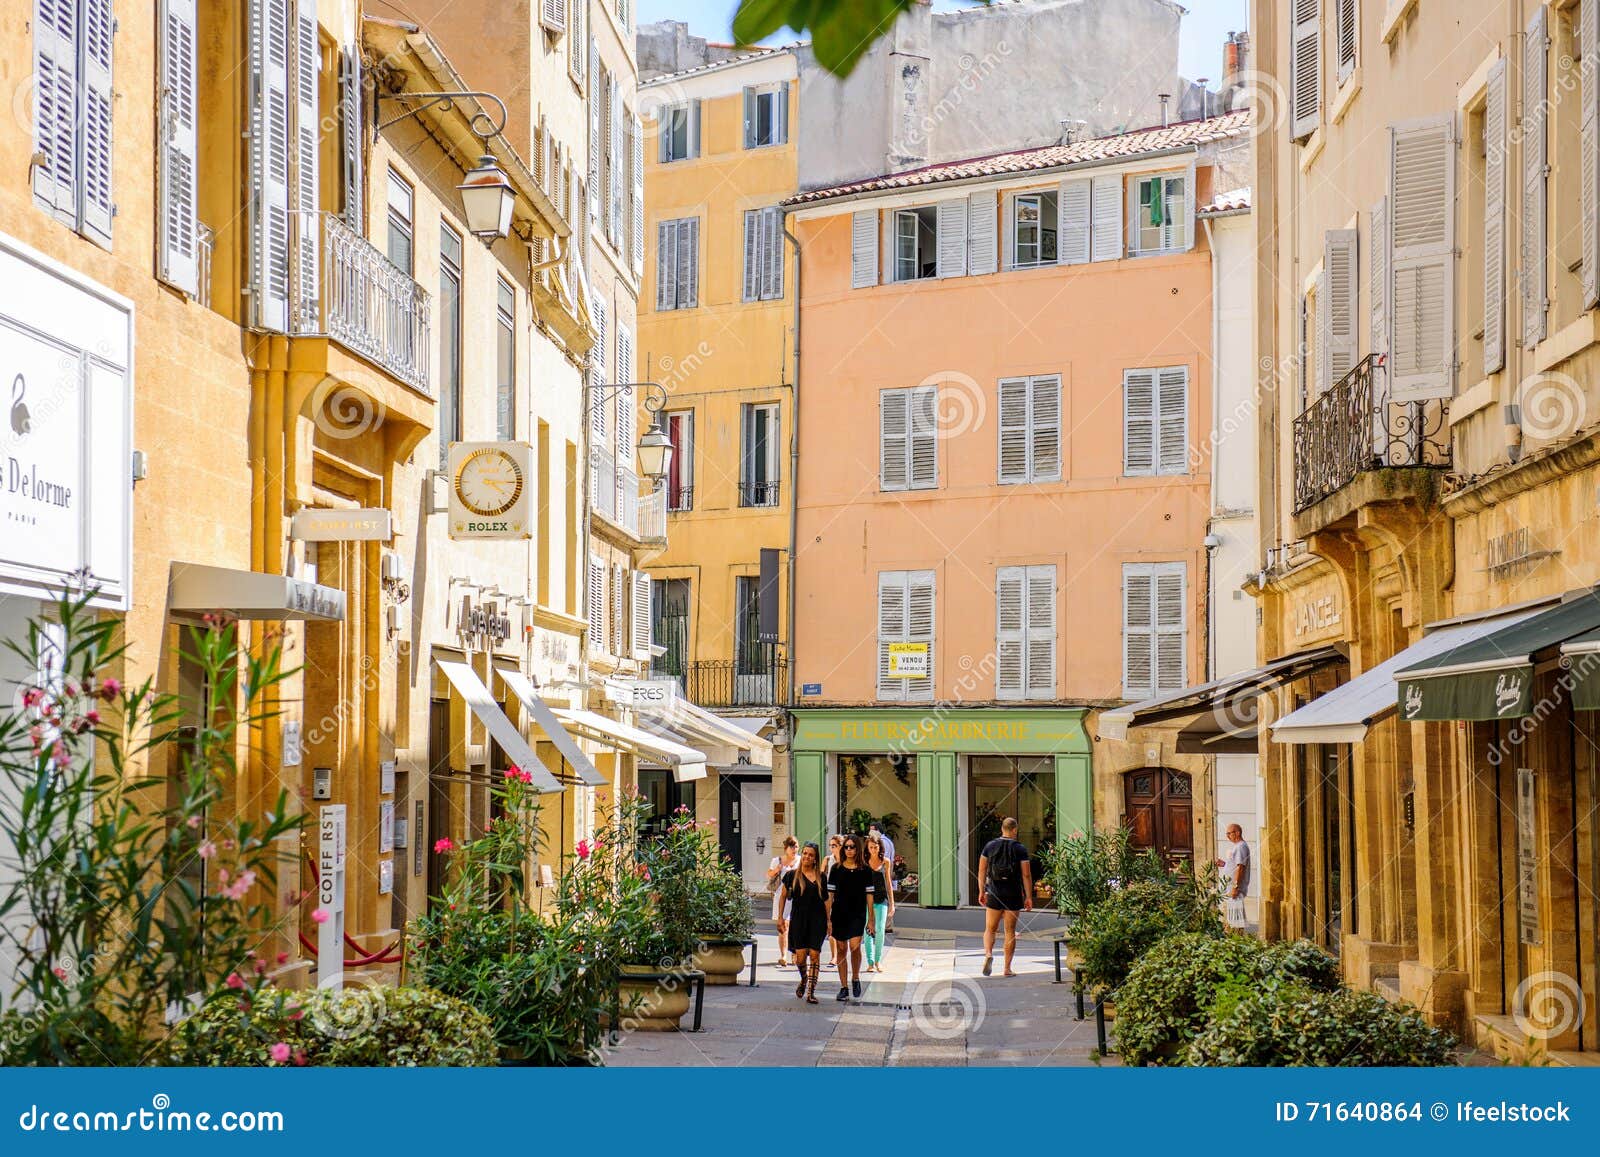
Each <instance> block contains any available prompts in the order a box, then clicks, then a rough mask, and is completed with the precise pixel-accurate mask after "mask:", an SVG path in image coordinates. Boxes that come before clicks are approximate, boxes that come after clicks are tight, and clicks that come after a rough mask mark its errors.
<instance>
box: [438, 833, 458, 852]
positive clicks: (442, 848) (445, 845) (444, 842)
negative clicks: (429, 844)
mask: <svg viewBox="0 0 1600 1157" xmlns="http://www.w3.org/2000/svg"><path fill="white" fill-rule="evenodd" d="M455 848H456V842H455V841H454V840H452V839H451V838H450V837H449V836H444V837H442V838H441V839H437V840H435V841H434V842H433V850H434V851H436V852H439V853H441V854H443V853H444V852H453V851H455Z"/></svg>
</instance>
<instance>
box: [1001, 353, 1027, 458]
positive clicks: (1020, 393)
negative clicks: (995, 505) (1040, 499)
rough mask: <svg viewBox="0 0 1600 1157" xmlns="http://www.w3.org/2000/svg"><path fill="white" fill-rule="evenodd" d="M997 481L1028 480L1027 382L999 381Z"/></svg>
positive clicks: (1025, 379)
mask: <svg viewBox="0 0 1600 1157" xmlns="http://www.w3.org/2000/svg"><path fill="white" fill-rule="evenodd" d="M999 392H1000V481H1001V482H1026V481H1028V443H1029V428H1028V379H1027V378H1002V379H1001V380H1000V387H999Z"/></svg>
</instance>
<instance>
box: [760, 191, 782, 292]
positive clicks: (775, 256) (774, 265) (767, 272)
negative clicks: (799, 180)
mask: <svg viewBox="0 0 1600 1157" xmlns="http://www.w3.org/2000/svg"><path fill="white" fill-rule="evenodd" d="M762 220H763V221H764V223H765V233H766V256H765V258H764V259H763V260H762V265H761V295H762V297H764V298H766V299H767V300H769V301H777V300H779V299H780V298H782V297H783V210H782V209H778V208H771V209H766V210H763V216H762Z"/></svg>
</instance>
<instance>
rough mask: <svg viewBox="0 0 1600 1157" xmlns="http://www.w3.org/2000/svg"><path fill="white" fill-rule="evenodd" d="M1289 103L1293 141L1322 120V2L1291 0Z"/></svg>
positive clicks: (1314, 129) (1312, 129)
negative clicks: (1292, 20)
mask: <svg viewBox="0 0 1600 1157" xmlns="http://www.w3.org/2000/svg"><path fill="white" fill-rule="evenodd" d="M1291 3H1292V5H1293V13H1294V16H1293V19H1294V23H1293V25H1292V26H1291V28H1290V32H1289V36H1290V45H1289V78H1290V79H1289V104H1290V121H1291V125H1292V128H1291V136H1292V138H1293V139H1295V140H1299V139H1300V138H1301V137H1308V136H1310V135H1311V134H1312V133H1314V132H1316V131H1317V126H1318V125H1319V124H1320V123H1321V121H1322V3H1321V0H1291Z"/></svg>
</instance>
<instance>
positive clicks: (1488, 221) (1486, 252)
mask: <svg viewBox="0 0 1600 1157" xmlns="http://www.w3.org/2000/svg"><path fill="white" fill-rule="evenodd" d="M1585 7H1586V8H1588V7H1591V5H1590V4H1589V2H1588V0H1585ZM1483 137H1484V141H1483V146H1484V148H1483V372H1484V374H1485V375H1488V374H1493V373H1497V372H1499V371H1500V370H1502V369H1504V368H1505V364H1506V147H1507V141H1506V62H1505V60H1504V59H1503V58H1502V59H1500V60H1497V61H1495V62H1494V65H1493V67H1491V68H1490V69H1489V80H1488V84H1487V86H1486V89H1485V93H1484V101H1483ZM1374 348H1376V347H1374Z"/></svg>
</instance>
